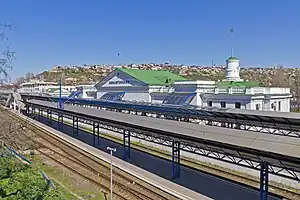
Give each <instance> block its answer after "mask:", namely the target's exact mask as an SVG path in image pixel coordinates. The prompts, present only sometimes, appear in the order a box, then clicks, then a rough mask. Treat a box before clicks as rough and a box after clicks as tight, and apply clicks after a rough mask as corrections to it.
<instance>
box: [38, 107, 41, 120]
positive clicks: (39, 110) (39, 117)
mask: <svg viewBox="0 0 300 200" xmlns="http://www.w3.org/2000/svg"><path fill="white" fill-rule="evenodd" d="M38 119H39V121H41V109H40V108H39V109H38Z"/></svg>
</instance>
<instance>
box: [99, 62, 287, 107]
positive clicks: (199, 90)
mask: <svg viewBox="0 0 300 200" xmlns="http://www.w3.org/2000/svg"><path fill="white" fill-rule="evenodd" d="M239 70H240V67H239V60H238V59H237V58H235V57H230V58H228V59H227V60H226V76H225V79H224V80H222V81H204V80H196V81H191V80H187V79H185V78H184V77H181V76H178V75H176V74H173V73H171V72H168V71H161V70H138V69H127V68H117V69H116V70H114V71H113V72H111V73H110V74H109V75H108V76H106V77H105V78H104V79H102V80H101V81H100V82H99V83H97V84H96V85H95V87H96V89H97V98H98V99H106V100H122V101H133V102H150V103H157V104H172V105H195V106H199V107H211V108H224V109H226V108H229V109H230V108H234V109H247V110H262V111H279V112H289V111H290V98H291V97H292V95H291V93H290V88H281V87H262V86H261V85H260V83H258V82H253V81H244V80H243V79H241V78H240V75H239Z"/></svg>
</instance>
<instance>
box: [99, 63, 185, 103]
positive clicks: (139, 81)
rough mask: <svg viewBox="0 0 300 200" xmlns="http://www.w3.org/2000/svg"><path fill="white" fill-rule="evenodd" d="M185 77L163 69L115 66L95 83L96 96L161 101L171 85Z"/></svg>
mask: <svg viewBox="0 0 300 200" xmlns="http://www.w3.org/2000/svg"><path fill="white" fill-rule="evenodd" d="M184 80H186V79H185V78H183V77H181V76H179V75H176V74H174V73H171V72H169V71H163V70H139V69H128V68H117V69H115V70H114V71H112V72H111V73H110V74H108V75H107V76H106V77H104V78H103V79H102V80H101V81H100V82H98V83H97V84H96V85H95V88H96V89H97V98H98V99H106V100H123V101H133V102H152V103H162V102H163V100H164V99H165V98H166V97H167V96H168V94H169V93H171V92H173V88H172V87H171V85H172V84H173V83H174V82H175V81H184Z"/></svg>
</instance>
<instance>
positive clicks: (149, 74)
mask: <svg viewBox="0 0 300 200" xmlns="http://www.w3.org/2000/svg"><path fill="white" fill-rule="evenodd" d="M117 70H120V71H122V72H124V73H126V74H128V75H130V76H132V77H134V78H136V79H138V80H140V81H142V82H144V83H146V84H148V85H165V86H167V85H171V84H172V83H174V82H175V81H184V80H187V79H185V78H184V77H182V76H179V75H177V74H173V73H171V72H169V71H163V70H140V69H128V68H117Z"/></svg>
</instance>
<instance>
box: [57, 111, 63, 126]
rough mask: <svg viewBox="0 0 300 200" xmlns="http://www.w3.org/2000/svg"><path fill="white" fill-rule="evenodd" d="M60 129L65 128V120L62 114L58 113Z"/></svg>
mask: <svg viewBox="0 0 300 200" xmlns="http://www.w3.org/2000/svg"><path fill="white" fill-rule="evenodd" d="M58 127H59V129H61V130H62V129H63V127H64V120H63V115H62V114H61V113H58Z"/></svg>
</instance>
